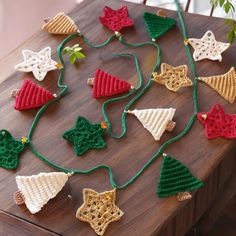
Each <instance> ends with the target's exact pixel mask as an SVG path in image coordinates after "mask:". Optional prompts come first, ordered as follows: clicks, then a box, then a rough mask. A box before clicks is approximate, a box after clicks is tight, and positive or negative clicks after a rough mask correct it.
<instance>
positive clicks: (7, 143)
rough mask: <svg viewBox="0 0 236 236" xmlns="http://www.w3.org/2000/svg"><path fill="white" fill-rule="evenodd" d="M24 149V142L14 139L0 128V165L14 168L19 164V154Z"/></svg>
mask: <svg viewBox="0 0 236 236" xmlns="http://www.w3.org/2000/svg"><path fill="white" fill-rule="evenodd" d="M23 150H24V144H22V142H20V141H18V140H15V139H14V138H13V137H12V135H11V134H10V132H8V131H7V130H4V129H3V130H0V166H1V167H3V168H6V169H16V168H17V167H18V165H19V154H20V153H21V152H22V151H23Z"/></svg>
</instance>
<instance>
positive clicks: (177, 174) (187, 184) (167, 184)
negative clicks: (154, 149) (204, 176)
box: [157, 156, 203, 201]
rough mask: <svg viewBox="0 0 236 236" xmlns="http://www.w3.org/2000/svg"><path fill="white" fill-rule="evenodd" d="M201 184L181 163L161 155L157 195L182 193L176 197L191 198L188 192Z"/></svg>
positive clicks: (166, 195) (179, 198) (180, 199)
mask: <svg viewBox="0 0 236 236" xmlns="http://www.w3.org/2000/svg"><path fill="white" fill-rule="evenodd" d="M202 186H203V182H202V181H200V180H199V179H197V178H195V177H194V176H193V175H192V174H191V173H190V171H189V170H188V169H187V168H186V167H185V166H184V165H183V164H182V163H180V162H179V161H177V160H176V159H174V158H173V157H171V156H164V157H163V160H162V167H161V173H160V179H159V182H158V186H157V195H158V197H160V198H162V197H169V196H173V195H176V194H179V193H182V194H179V195H178V197H177V199H178V200H179V201H183V200H187V199H189V198H191V195H190V194H189V193H188V192H190V191H193V190H196V189H199V188H200V187H202ZM183 193H184V194H183Z"/></svg>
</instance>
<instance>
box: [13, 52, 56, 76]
mask: <svg viewBox="0 0 236 236" xmlns="http://www.w3.org/2000/svg"><path fill="white" fill-rule="evenodd" d="M22 54H23V57H24V61H23V62H22V63H20V64H18V65H16V66H15V69H17V70H19V71H23V72H31V71H32V72H33V75H34V77H35V78H36V79H37V80H38V81H42V80H43V79H44V78H45V76H46V74H47V72H48V71H51V70H56V69H57V66H56V65H57V62H56V61H53V60H52V59H51V48H50V47H46V48H44V49H43V50H41V51H40V52H33V51H31V50H23V51H22Z"/></svg>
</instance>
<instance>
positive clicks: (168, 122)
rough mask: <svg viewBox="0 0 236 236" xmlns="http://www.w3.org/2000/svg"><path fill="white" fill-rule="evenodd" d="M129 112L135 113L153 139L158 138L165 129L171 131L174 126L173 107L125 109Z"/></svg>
mask: <svg viewBox="0 0 236 236" xmlns="http://www.w3.org/2000/svg"><path fill="white" fill-rule="evenodd" d="M127 113H129V114H133V115H135V116H136V117H137V118H138V119H139V121H140V122H141V123H142V124H143V127H144V128H146V129H147V130H148V131H149V132H150V133H151V134H152V136H153V137H154V139H155V140H160V138H161V136H162V134H163V133H164V132H165V130H167V131H172V130H173V129H174V127H175V122H173V121H172V119H173V117H174V114H175V109H173V108H169V109H159V108H157V109H143V110H136V109H135V110H132V111H130V110H129V111H127Z"/></svg>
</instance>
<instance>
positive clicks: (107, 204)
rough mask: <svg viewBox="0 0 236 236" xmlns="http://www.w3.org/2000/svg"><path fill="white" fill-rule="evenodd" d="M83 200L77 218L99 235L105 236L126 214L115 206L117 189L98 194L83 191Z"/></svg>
mask: <svg viewBox="0 0 236 236" xmlns="http://www.w3.org/2000/svg"><path fill="white" fill-rule="evenodd" d="M83 200H84V203H83V205H82V206H81V207H79V208H78V210H77V212H76V218H78V219H79V220H81V221H84V222H88V223H89V224H90V226H91V228H92V229H93V230H94V231H95V232H96V233H97V234H98V235H103V234H104V233H105V231H106V229H107V227H108V225H109V224H110V223H111V222H114V221H118V220H119V219H120V218H121V217H122V215H123V214H124V213H123V212H122V211H121V210H120V209H119V208H118V207H117V206H116V204H115V200H116V189H113V190H111V191H105V192H102V193H98V192H96V191H94V190H92V189H87V188H86V189H84V190H83Z"/></svg>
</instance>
